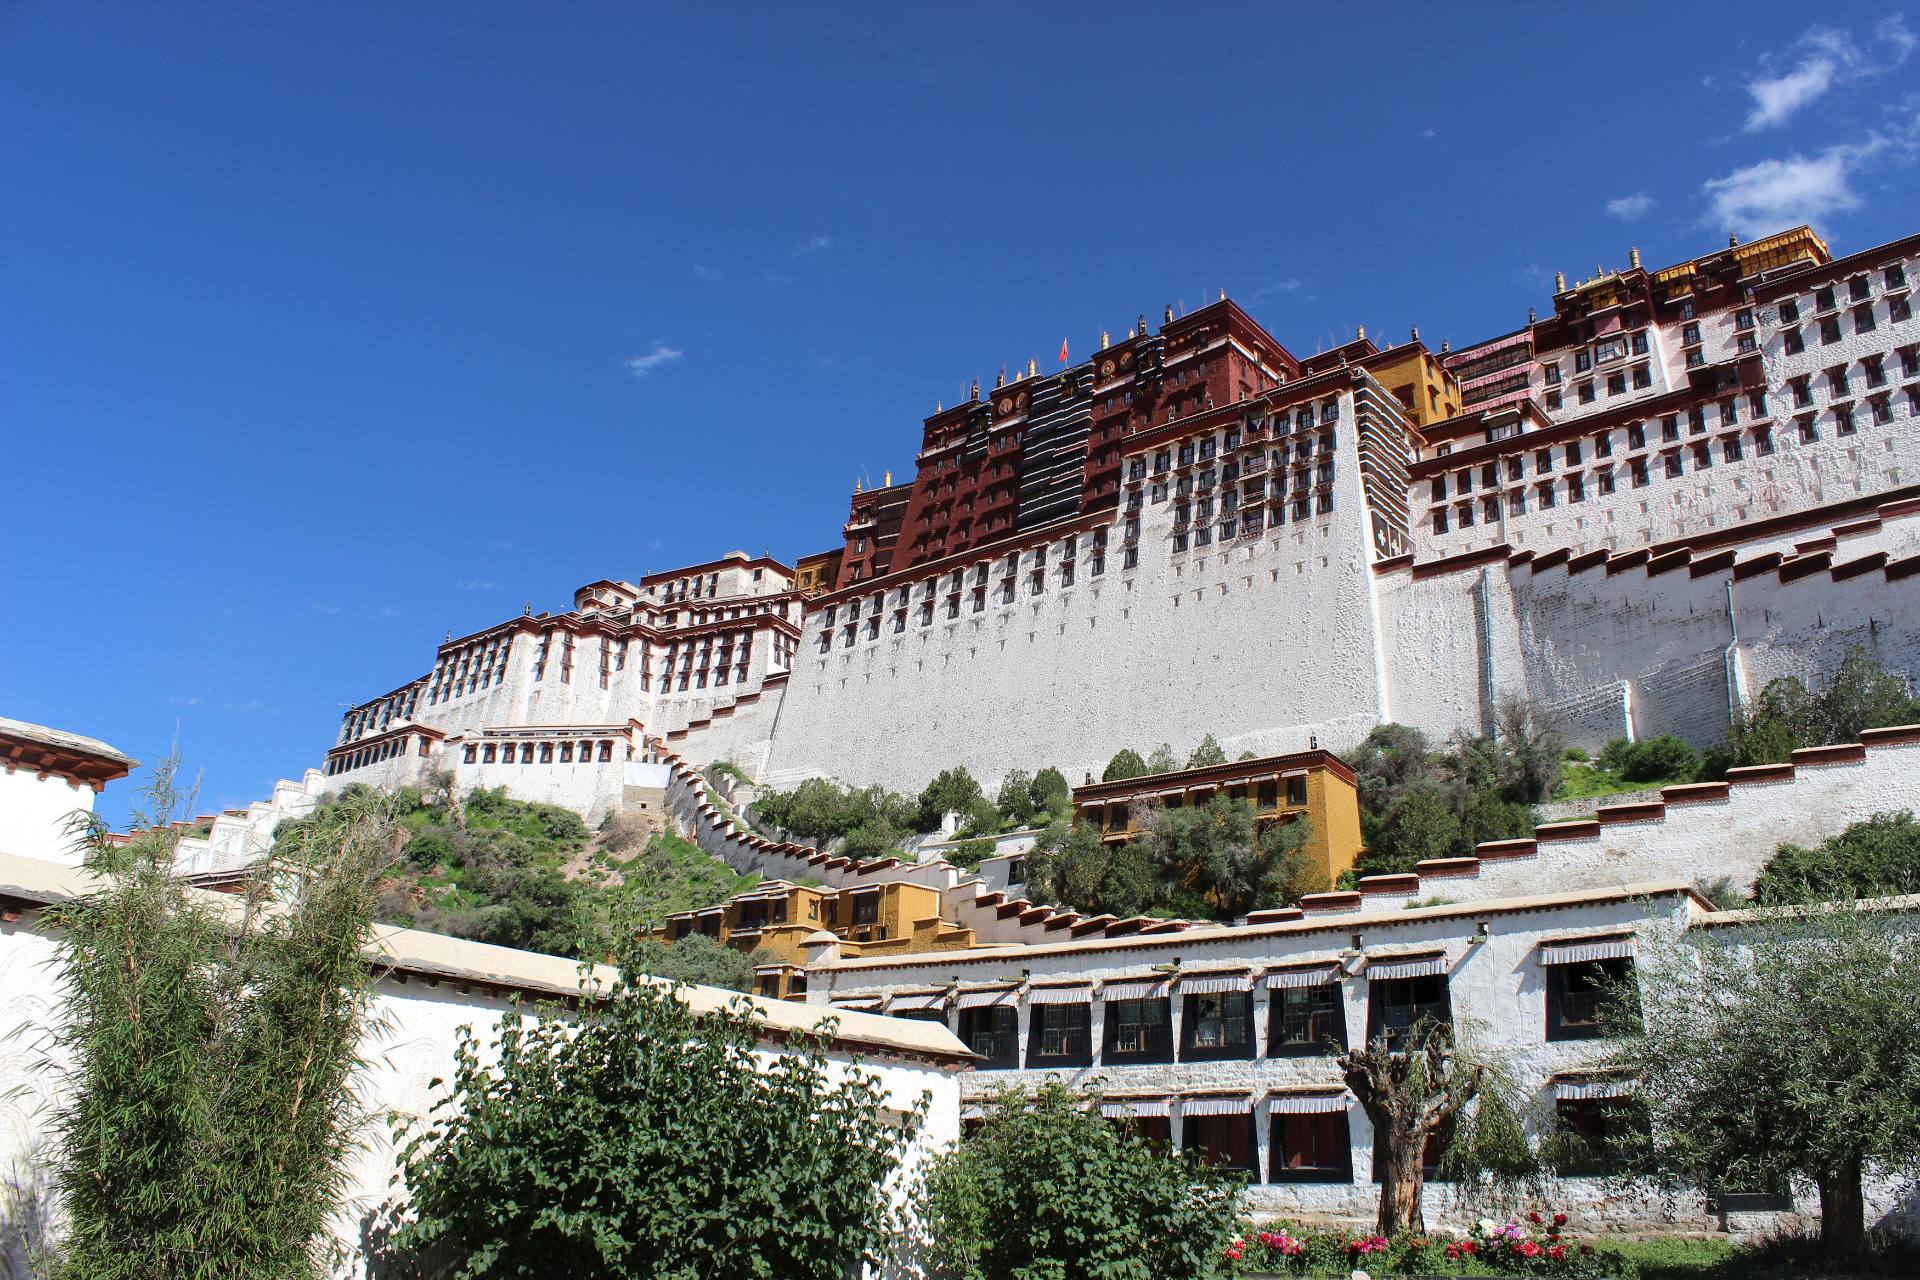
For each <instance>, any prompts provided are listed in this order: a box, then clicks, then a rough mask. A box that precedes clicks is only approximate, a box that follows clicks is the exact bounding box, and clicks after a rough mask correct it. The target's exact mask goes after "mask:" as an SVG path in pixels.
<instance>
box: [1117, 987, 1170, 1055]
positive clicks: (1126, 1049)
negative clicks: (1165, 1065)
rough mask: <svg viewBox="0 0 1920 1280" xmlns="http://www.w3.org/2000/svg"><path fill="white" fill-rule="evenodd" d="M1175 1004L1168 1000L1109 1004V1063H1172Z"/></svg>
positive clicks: (1118, 1001) (1123, 1001) (1162, 998)
mask: <svg viewBox="0 0 1920 1280" xmlns="http://www.w3.org/2000/svg"><path fill="white" fill-rule="evenodd" d="M1171 1007H1172V1003H1171V1001H1169V1000H1168V999H1167V997H1165V996H1159V997H1156V998H1152V999H1144V1000H1109V1001H1107V1002H1106V1016H1107V1035H1106V1053H1105V1055H1104V1058H1105V1061H1107V1062H1172V1061H1173V1035H1172V1031H1173V1029H1172V1027H1171V1026H1170V1025H1169V1019H1170V1018H1171V1016H1172V1014H1171V1012H1170V1010H1171Z"/></svg>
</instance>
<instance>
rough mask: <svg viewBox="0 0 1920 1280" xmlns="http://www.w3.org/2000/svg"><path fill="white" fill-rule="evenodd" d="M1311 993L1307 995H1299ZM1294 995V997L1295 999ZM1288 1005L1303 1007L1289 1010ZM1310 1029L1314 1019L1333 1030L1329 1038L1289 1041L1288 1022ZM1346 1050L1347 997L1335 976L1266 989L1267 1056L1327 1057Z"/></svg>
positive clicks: (1314, 1022)
mask: <svg viewBox="0 0 1920 1280" xmlns="http://www.w3.org/2000/svg"><path fill="white" fill-rule="evenodd" d="M1301 993H1310V994H1301ZM1296 997H1297V998H1296ZM1289 1005H1295V1006H1305V1007H1303V1008H1294V1009H1290V1008H1289ZM1290 1021H1292V1022H1296V1023H1298V1024H1299V1025H1301V1026H1302V1027H1304V1028H1309V1029H1310V1028H1313V1027H1314V1026H1315V1024H1316V1022H1317V1021H1327V1022H1330V1024H1331V1025H1330V1027H1329V1029H1330V1030H1332V1031H1333V1032H1335V1033H1336V1034H1335V1036H1334V1038H1333V1039H1331V1040H1327V1039H1318V1040H1306V1039H1302V1040H1290V1039H1288V1038H1287V1036H1288V1029H1287V1028H1288V1023H1289V1022H1290ZM1346 1051H1347V998H1346V991H1345V989H1344V988H1342V987H1341V985H1340V982H1339V980H1338V979H1337V978H1330V979H1328V980H1327V981H1325V982H1316V983H1313V984H1311V985H1309V986H1304V987H1270V988H1268V990H1267V1056H1268V1057H1269V1058H1326V1057H1332V1056H1333V1055H1335V1054H1340V1053H1345V1052H1346Z"/></svg>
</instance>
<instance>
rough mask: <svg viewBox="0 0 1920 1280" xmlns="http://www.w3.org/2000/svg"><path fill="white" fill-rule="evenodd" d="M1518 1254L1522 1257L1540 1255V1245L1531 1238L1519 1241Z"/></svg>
mask: <svg viewBox="0 0 1920 1280" xmlns="http://www.w3.org/2000/svg"><path fill="white" fill-rule="evenodd" d="M1520 1256H1521V1257H1523V1258H1537V1257H1539V1256H1540V1246H1539V1245H1537V1244H1535V1243H1534V1242H1533V1241H1531V1240H1522V1241H1521V1242H1520Z"/></svg>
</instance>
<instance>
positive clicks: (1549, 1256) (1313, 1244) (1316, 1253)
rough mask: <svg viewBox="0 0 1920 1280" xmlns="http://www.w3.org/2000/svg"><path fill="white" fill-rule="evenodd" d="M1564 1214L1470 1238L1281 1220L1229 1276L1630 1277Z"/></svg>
mask: <svg viewBox="0 0 1920 1280" xmlns="http://www.w3.org/2000/svg"><path fill="white" fill-rule="evenodd" d="M1566 1225H1567V1215H1566V1214H1564V1213H1552V1212H1546V1213H1542V1212H1539V1211H1533V1212H1529V1213H1524V1214H1520V1215H1518V1216H1517V1217H1514V1218H1511V1219H1509V1220H1507V1221H1505V1222H1496V1221H1495V1220H1494V1219H1492V1218H1482V1219H1480V1221H1479V1223H1478V1224H1477V1226H1476V1227H1475V1229H1474V1230H1473V1231H1472V1232H1470V1233H1465V1234H1459V1233H1456V1234H1453V1235H1451V1236H1449V1235H1439V1234H1436V1235H1425V1236H1400V1237H1396V1238H1394V1239H1391V1240H1389V1239H1387V1238H1385V1237H1383V1236H1377V1235H1373V1234H1372V1233H1370V1232H1361V1233H1355V1232H1352V1231H1335V1230H1330V1229H1325V1228H1310V1227H1303V1226H1301V1225H1299V1224H1298V1223H1290V1222H1275V1223H1270V1224H1268V1225H1267V1226H1265V1227H1262V1228H1258V1229H1254V1230H1249V1231H1245V1232H1242V1233H1241V1234H1240V1235H1237V1236H1235V1237H1234V1238H1233V1240H1231V1241H1230V1242H1229V1243H1228V1245H1227V1248H1226V1258H1225V1261H1226V1264H1227V1265H1226V1272H1227V1274H1228V1275H1232V1276H1246V1275H1258V1274H1269V1275H1345V1274H1347V1273H1348V1272H1350V1271H1365V1272H1367V1273H1368V1274H1369V1275H1372V1276H1392V1275H1466V1276H1479V1275H1494V1276H1566V1277H1571V1278H1572V1280H1587V1278H1590V1277H1591V1278H1605V1277H1616V1276H1627V1275H1631V1274H1632V1270H1633V1269H1632V1267H1631V1265H1630V1264H1628V1263H1626V1262H1625V1261H1624V1260H1623V1259H1621V1258H1619V1257H1616V1256H1614V1255H1612V1254H1609V1253H1604V1252H1601V1251H1599V1250H1596V1249H1595V1248H1594V1247H1593V1245H1592V1244H1591V1243H1589V1242H1587V1241H1584V1240H1576V1239H1573V1238H1572V1237H1570V1236H1568V1235H1566V1234H1565V1233H1564V1231H1563V1230H1562V1229H1563V1228H1564V1227H1565V1226H1566Z"/></svg>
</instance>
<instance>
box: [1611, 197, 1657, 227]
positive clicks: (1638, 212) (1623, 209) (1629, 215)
mask: <svg viewBox="0 0 1920 1280" xmlns="http://www.w3.org/2000/svg"><path fill="white" fill-rule="evenodd" d="M1653 206H1654V199H1653V197H1652V196H1650V195H1648V194H1647V193H1646V192H1644V191H1636V192H1634V193H1633V194H1632V195H1630V196H1616V197H1614V198H1613V199H1611V200H1609V201H1607V212H1608V213H1610V214H1612V215H1613V216H1614V217H1616V218H1618V219H1620V221H1622V222H1638V221H1639V220H1640V219H1641V218H1644V217H1646V216H1647V214H1648V213H1649V212H1651V211H1652V209H1653Z"/></svg>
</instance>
